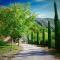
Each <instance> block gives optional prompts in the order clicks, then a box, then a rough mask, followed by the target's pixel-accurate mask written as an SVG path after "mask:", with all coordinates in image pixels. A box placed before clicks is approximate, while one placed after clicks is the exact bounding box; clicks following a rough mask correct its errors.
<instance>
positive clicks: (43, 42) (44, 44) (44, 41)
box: [42, 29, 45, 46]
mask: <svg viewBox="0 0 60 60" xmlns="http://www.w3.org/2000/svg"><path fill="white" fill-rule="evenodd" d="M42 33H43V36H42V38H43V46H45V30H44V29H43V32H42Z"/></svg>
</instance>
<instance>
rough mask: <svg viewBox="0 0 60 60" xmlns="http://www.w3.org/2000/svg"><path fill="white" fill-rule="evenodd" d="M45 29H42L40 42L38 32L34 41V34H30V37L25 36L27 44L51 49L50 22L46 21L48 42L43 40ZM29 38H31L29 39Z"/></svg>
mask: <svg viewBox="0 0 60 60" xmlns="http://www.w3.org/2000/svg"><path fill="white" fill-rule="evenodd" d="M45 32H46V31H45V29H42V40H41V39H40V31H37V32H36V41H35V39H34V32H31V35H28V36H27V39H28V43H31V44H36V45H42V46H46V45H47V46H48V48H51V26H50V21H48V42H47V41H46V40H45ZM30 37H31V38H30Z"/></svg>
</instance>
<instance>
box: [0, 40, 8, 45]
mask: <svg viewBox="0 0 60 60" xmlns="http://www.w3.org/2000/svg"><path fill="white" fill-rule="evenodd" d="M7 45H8V44H7V43H6V42H4V41H3V40H0V46H7Z"/></svg>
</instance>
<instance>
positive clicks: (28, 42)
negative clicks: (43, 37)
mask: <svg viewBox="0 0 60 60" xmlns="http://www.w3.org/2000/svg"><path fill="white" fill-rule="evenodd" d="M27 41H28V44H29V43H30V39H29V35H27Z"/></svg>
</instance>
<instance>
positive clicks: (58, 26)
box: [28, 2, 60, 51]
mask: <svg viewBox="0 0 60 60" xmlns="http://www.w3.org/2000/svg"><path fill="white" fill-rule="evenodd" d="M54 11H55V18H54V24H55V31H54V32H55V49H56V50H58V51H59V50H60V22H59V19H58V13H57V6H56V2H54ZM36 34H37V40H36V44H37V45H39V43H40V38H39V34H40V33H39V32H37V33H36ZM42 34H43V36H42V39H43V40H42V44H43V46H45V45H44V44H45V31H44V29H43V31H42ZM33 41H34V39H33V32H32V33H31V43H32V44H33ZM28 43H29V38H28ZM47 43H48V44H47V45H48V48H51V26H50V21H48V42H47Z"/></svg>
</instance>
